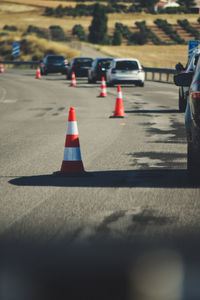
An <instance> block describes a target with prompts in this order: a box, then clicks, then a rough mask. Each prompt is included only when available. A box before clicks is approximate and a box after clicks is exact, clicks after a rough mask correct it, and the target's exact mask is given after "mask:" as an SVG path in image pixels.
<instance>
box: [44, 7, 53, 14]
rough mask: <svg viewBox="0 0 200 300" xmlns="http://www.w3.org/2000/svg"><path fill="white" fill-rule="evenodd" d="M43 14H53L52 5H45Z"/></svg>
mask: <svg viewBox="0 0 200 300" xmlns="http://www.w3.org/2000/svg"><path fill="white" fill-rule="evenodd" d="M44 15H45V16H53V15H54V9H53V8H52V7H46V8H45V11H44Z"/></svg>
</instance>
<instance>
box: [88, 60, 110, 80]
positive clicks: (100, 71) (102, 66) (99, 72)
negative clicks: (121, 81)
mask: <svg viewBox="0 0 200 300" xmlns="http://www.w3.org/2000/svg"><path fill="white" fill-rule="evenodd" d="M113 59H114V57H101V58H96V59H95V60H94V61H93V63H92V66H91V68H90V69H89V70H88V83H96V82H97V81H98V80H101V78H102V76H104V78H105V80H106V77H107V70H108V69H109V67H110V66H111V63H112V61H113Z"/></svg>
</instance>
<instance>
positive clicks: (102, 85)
mask: <svg viewBox="0 0 200 300" xmlns="http://www.w3.org/2000/svg"><path fill="white" fill-rule="evenodd" d="M106 96H107V92H106V83H105V79H104V77H102V78H101V92H100V95H99V97H106Z"/></svg>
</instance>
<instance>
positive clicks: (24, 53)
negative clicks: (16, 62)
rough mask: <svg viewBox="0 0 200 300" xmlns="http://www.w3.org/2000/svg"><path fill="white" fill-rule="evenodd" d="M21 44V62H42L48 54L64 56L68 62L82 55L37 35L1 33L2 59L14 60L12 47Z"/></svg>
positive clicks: (0, 50)
mask: <svg viewBox="0 0 200 300" xmlns="http://www.w3.org/2000/svg"><path fill="white" fill-rule="evenodd" d="M14 42H19V43H20V59H21V60H41V59H43V58H44V56H45V55H47V54H63V55H64V56H65V57H66V58H67V59H68V60H71V59H72V58H73V57H75V56H78V55H80V53H79V51H78V50H75V49H72V48H70V47H69V46H67V45H66V44H65V43H63V42H55V41H49V40H47V39H44V38H39V37H37V36H36V35H35V34H29V35H25V36H24V34H23V33H22V32H20V31H17V32H16V31H15V32H6V33H5V32H0V59H1V60H3V59H4V60H12V59H14V57H13V55H12V45H13V43H14Z"/></svg>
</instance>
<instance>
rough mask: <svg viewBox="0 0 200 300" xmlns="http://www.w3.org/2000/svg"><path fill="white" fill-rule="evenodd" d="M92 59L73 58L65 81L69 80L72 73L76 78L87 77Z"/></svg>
mask: <svg viewBox="0 0 200 300" xmlns="http://www.w3.org/2000/svg"><path fill="white" fill-rule="evenodd" d="M92 62H93V59H92V58H91V57H75V58H74V59H73V60H72V61H71V62H70V63H69V64H68V69H67V79H71V76H72V72H74V73H75V76H76V77H88V70H89V68H90V67H91V65H92Z"/></svg>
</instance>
